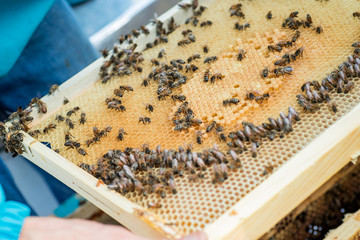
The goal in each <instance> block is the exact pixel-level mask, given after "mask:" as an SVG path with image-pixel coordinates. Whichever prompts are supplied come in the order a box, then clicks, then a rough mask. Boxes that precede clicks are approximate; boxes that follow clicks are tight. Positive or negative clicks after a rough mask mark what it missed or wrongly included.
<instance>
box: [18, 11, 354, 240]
mask: <svg viewBox="0 0 360 240" xmlns="http://www.w3.org/2000/svg"><path fill="white" fill-rule="evenodd" d="M172 16H173V17H174V18H175V21H177V22H178V23H182V22H183V21H184V19H186V18H187V17H188V16H190V12H186V11H179V8H178V7H174V8H172V9H171V10H169V11H168V12H166V13H165V14H164V15H162V16H161V17H160V18H159V19H160V20H161V21H163V22H166V21H168V20H169V19H170V18H171V17H172ZM148 27H149V28H150V30H151V34H150V35H149V36H147V37H145V36H141V37H140V38H139V39H138V45H139V46H138V48H139V49H141V48H143V47H144V46H141V43H142V44H143V45H145V44H144V43H146V42H148V41H149V40H153V39H154V38H155V33H154V32H155V31H154V26H152V25H149V26H148ZM102 62H103V59H99V60H97V61H95V62H94V63H92V64H91V65H90V66H88V67H87V68H85V69H84V70H83V71H81V72H80V73H78V74H77V75H75V76H74V77H73V78H71V79H70V80H68V81H67V82H65V83H64V84H62V85H61V86H60V91H59V92H57V93H56V94H54V95H53V96H48V95H47V96H45V97H44V98H43V101H44V102H46V103H47V105H48V108H49V110H50V114H51V112H52V111H56V109H58V108H59V107H61V105H62V101H63V99H64V97H67V98H69V99H70V100H71V99H72V98H75V97H76V96H78V95H80V94H81V93H82V92H83V91H84V90H85V89H86V88H87V87H89V86H90V85H91V84H93V83H94V82H95V81H96V80H97V79H98V71H99V68H100V66H101V64H102ZM358 119H360V106H357V107H355V108H353V110H352V111H351V112H350V113H348V114H347V115H346V116H344V117H342V118H341V119H340V120H339V121H337V123H336V124H334V125H333V126H331V127H330V128H328V129H327V130H326V131H325V132H324V133H323V134H321V135H320V136H319V137H317V138H316V139H315V140H314V141H313V142H312V143H310V144H309V145H308V146H307V147H305V148H304V149H303V150H302V151H301V152H299V153H298V154H297V155H296V156H295V157H294V158H292V159H291V160H290V161H289V162H288V163H287V164H285V165H284V166H283V167H281V168H280V169H279V170H278V171H277V172H275V173H274V174H273V175H271V176H270V177H269V178H268V179H267V180H266V181H264V182H263V183H262V184H261V185H260V186H258V187H257V188H255V189H254V190H253V191H252V192H251V193H249V194H248V195H247V196H246V197H245V198H243V199H242V200H241V201H239V202H238V203H237V204H236V205H234V206H233V207H231V208H230V209H229V210H228V211H226V212H225V213H224V214H223V215H222V217H220V218H219V219H217V220H216V221H215V222H213V223H211V224H209V225H207V226H206V227H205V232H206V233H207V235H208V237H209V239H256V238H257V237H260V236H261V235H262V234H264V233H265V232H266V231H268V230H269V229H270V228H271V227H272V226H273V225H274V224H275V223H276V222H278V221H279V220H280V219H282V218H283V217H284V216H285V215H286V214H287V213H289V212H290V211H291V210H292V209H294V208H295V207H296V206H297V205H298V204H299V203H301V202H302V201H303V200H304V199H306V198H307V197H308V196H310V195H311V193H312V192H314V191H315V190H316V189H317V188H318V187H320V186H321V185H322V184H323V183H325V182H326V181H327V180H328V179H330V178H331V177H332V176H333V175H334V174H335V173H336V172H338V171H339V170H340V169H341V168H342V167H343V166H345V165H346V164H347V163H348V162H349V161H350V160H351V159H354V158H355V157H356V156H357V155H358V153H359V150H360V140H359V139H360V121H359V120H358ZM41 120H42V118H41V117H40V116H38V117H37V118H36V122H38V121H41ZM36 122H35V123H36ZM24 146H25V152H24V154H23V156H24V157H26V158H27V159H29V160H30V161H32V162H34V163H35V164H36V165H38V166H40V167H41V168H43V169H44V170H46V171H47V172H49V173H50V174H51V175H53V176H55V177H56V178H58V179H59V180H60V181H62V182H63V183H65V184H66V185H68V186H69V187H71V188H72V189H74V190H75V191H76V192H78V193H79V194H81V195H82V196H84V197H85V198H87V199H88V200H89V201H91V202H92V203H94V204H95V205H96V206H98V207H99V208H100V209H102V210H104V211H105V212H106V213H108V214H109V215H110V216H112V217H113V218H114V219H116V220H117V221H119V222H120V223H122V224H123V225H124V226H126V227H128V228H129V229H130V230H131V231H133V232H135V233H137V234H140V235H143V236H147V237H153V238H164V237H178V234H177V233H176V232H175V231H174V230H173V229H172V228H171V227H170V226H167V225H166V224H165V223H164V222H163V221H162V220H161V219H158V218H157V217H156V216H154V215H153V214H151V213H150V212H148V211H146V209H143V208H142V207H140V206H138V205H137V204H134V203H133V202H131V201H129V200H128V199H126V198H125V197H123V196H121V195H120V194H117V193H115V192H113V191H111V190H109V189H107V187H106V186H105V185H102V184H100V185H99V184H98V181H97V179H95V178H94V177H92V176H91V175H89V174H87V173H86V172H84V171H83V170H81V169H80V168H79V167H77V166H76V165H75V164H73V163H70V162H69V161H68V160H66V159H65V158H63V157H61V156H60V155H58V154H56V153H55V152H53V151H52V150H51V149H49V148H47V147H46V146H44V145H42V144H41V143H40V142H38V141H37V140H35V139H33V138H32V137H30V136H29V135H27V134H25V138H24Z"/></svg>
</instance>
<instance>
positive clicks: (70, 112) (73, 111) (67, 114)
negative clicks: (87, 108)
mask: <svg viewBox="0 0 360 240" xmlns="http://www.w3.org/2000/svg"><path fill="white" fill-rule="evenodd" d="M75 112H76V111H75V110H74V109H71V110H70V111H68V112H67V113H66V116H68V117H71V115H72V114H74V113H75Z"/></svg>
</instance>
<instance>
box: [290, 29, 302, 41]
mask: <svg viewBox="0 0 360 240" xmlns="http://www.w3.org/2000/svg"><path fill="white" fill-rule="evenodd" d="M299 37H300V31H299V30H296V32H295V34H294V36H293V37H292V39H291V41H292V42H296V41H297V40H298V38H299Z"/></svg>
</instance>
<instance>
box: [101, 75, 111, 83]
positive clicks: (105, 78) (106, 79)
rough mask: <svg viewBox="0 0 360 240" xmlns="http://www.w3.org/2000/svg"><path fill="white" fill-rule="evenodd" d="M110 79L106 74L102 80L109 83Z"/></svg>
mask: <svg viewBox="0 0 360 240" xmlns="http://www.w3.org/2000/svg"><path fill="white" fill-rule="evenodd" d="M110 79H111V77H110V76H105V77H103V79H102V80H101V83H103V84H105V83H107V82H108V81H109V80H110Z"/></svg>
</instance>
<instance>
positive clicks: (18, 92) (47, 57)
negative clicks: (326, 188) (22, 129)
mask: <svg viewBox="0 0 360 240" xmlns="http://www.w3.org/2000/svg"><path fill="white" fill-rule="evenodd" d="M2 1H3V0H0V8H1V4H2ZM9 1H14V0H9ZM32 1H33V0H31V1H29V2H32ZM0 16H1V15H0ZM1 18H2V16H1V17H0V21H1ZM1 35H2V33H1ZM0 39H1V36H0ZM0 53H2V52H1V50H0ZM98 56H99V53H98V52H97V51H96V50H95V49H94V48H93V47H92V45H91V44H90V42H89V40H88V38H87V36H85V34H84V33H83V32H82V31H81V28H80V26H79V24H78V22H77V19H76V18H75V16H74V14H73V12H72V9H71V8H70V6H69V5H68V3H67V2H66V1H65V0H56V1H55V3H54V4H53V5H52V7H51V8H50V10H49V11H48V13H47V14H46V16H45V17H44V19H43V21H42V22H41V23H40V24H39V25H38V27H37V28H36V30H35V32H34V33H33V34H32V36H31V38H30V40H29V41H28V43H27V45H26V46H25V48H24V50H23V51H22V53H21V55H20V57H19V58H18V59H17V61H16V63H15V64H14V66H13V67H12V68H11V70H10V71H9V72H8V74H7V75H6V76H4V77H0V111H1V112H5V111H7V112H13V111H15V110H16V108H17V106H23V107H26V105H27V104H28V103H29V101H30V99H31V98H33V97H35V96H37V97H41V96H44V95H45V94H46V93H47V92H48V89H49V87H50V86H51V85H52V84H55V83H57V84H61V83H63V82H64V81H66V80H67V79H69V78H70V77H72V76H73V75H75V74H76V73H77V72H79V71H81V70H82V69H83V68H85V67H86V66H87V65H89V64H90V63H91V62H93V61H94V60H96V59H97V58H98ZM0 58H1V55H0ZM0 62H1V60H0ZM0 65H1V64H0ZM0 120H3V119H0ZM33 166H34V167H35V168H36V169H37V170H38V171H39V172H40V173H41V174H42V176H43V177H44V179H45V181H46V182H47V183H48V185H49V187H50V189H51V190H52V192H53V193H54V195H55V197H56V199H57V200H58V202H59V203H62V202H63V201H64V200H66V199H67V198H69V197H70V196H71V195H73V194H74V192H73V191H72V190H71V189H69V188H68V187H66V186H65V185H64V184H62V183H61V182H60V181H58V180H57V179H55V178H54V177H52V176H51V175H49V174H48V173H46V172H45V171H43V170H42V169H40V168H38V167H37V166H35V165H33ZM0 184H1V185H2V186H3V187H4V190H5V193H6V196H7V198H8V199H11V200H15V201H18V202H22V203H24V204H27V203H26V201H25V199H24V198H23V197H22V195H21V193H20V192H19V190H18V189H17V187H16V186H15V183H14V182H13V180H12V178H11V175H10V173H9V171H8V170H7V168H6V166H5V165H4V164H3V162H2V160H1V159H0ZM32 213H33V212H32ZM33 214H35V213H33ZM0 239H1V238H0Z"/></svg>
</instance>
